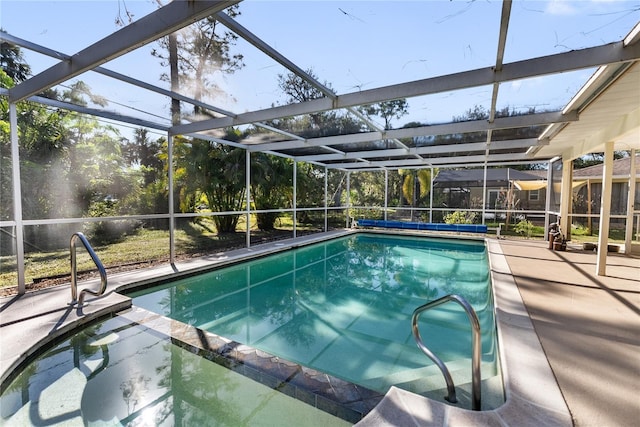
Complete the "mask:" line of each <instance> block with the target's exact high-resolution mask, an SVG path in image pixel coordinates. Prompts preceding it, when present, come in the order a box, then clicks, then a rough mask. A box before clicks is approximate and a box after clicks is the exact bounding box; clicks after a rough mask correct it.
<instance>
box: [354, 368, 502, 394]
mask: <svg viewBox="0 0 640 427" xmlns="http://www.w3.org/2000/svg"><path fill="white" fill-rule="evenodd" d="M446 365H447V368H449V372H450V373H451V377H452V379H453V382H454V384H455V385H456V390H458V389H459V388H461V387H462V388H463V387H466V385H468V387H469V390H471V359H464V358H463V359H457V360H452V361H448V362H446ZM481 376H482V378H483V381H492V382H495V380H491V379H492V378H498V382H499V383H500V384H502V382H501V380H500V376H499V375H498V373H497V372H496V368H495V364H494V363H492V362H483V363H482V364H481ZM365 385H366V386H367V387H369V388H372V389H384V388H386V387H389V386H391V385H394V386H396V387H398V388H402V389H404V390H408V391H411V392H413V393H417V394H423V395H425V396H427V395H429V396H428V397H431V395H435V396H439V399H438V400H441V399H442V398H443V397H444V396H445V395H446V386H445V381H444V377H443V375H442V372H440V369H438V367H437V366H436V365H433V364H429V365H427V366H424V367H421V368H416V369H407V370H403V371H401V372H395V373H392V374H389V375H384V376H380V377H377V378H372V379H370V380H368V381H367V382H366V384H365ZM469 392H470V391H469ZM492 393H493V394H495V392H492ZM498 394H500V395H501V394H502V391H501V387H500V391H499V393H498Z"/></svg>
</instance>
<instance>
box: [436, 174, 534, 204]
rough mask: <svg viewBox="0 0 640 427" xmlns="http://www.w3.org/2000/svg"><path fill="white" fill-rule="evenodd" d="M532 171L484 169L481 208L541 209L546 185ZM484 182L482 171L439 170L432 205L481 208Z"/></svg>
mask: <svg viewBox="0 0 640 427" xmlns="http://www.w3.org/2000/svg"><path fill="white" fill-rule="evenodd" d="M535 172H537V171H520V170H516V169H511V168H497V169H487V176H486V179H487V184H486V197H485V199H484V200H485V206H484V207H485V209H488V210H503V209H517V210H523V209H524V210H544V209H545V198H546V185H547V184H546V180H545V179H544V178H541V177H540V176H539V175H538V174H536V173H535ZM544 172H545V175H546V171H544ZM484 179H485V175H484V169H441V170H440V171H439V173H438V175H437V176H436V177H435V179H434V180H433V188H434V196H435V197H434V198H435V201H434V206H435V207H450V208H461V209H481V208H482V200H483V198H482V195H483V188H485V186H484ZM509 200H511V202H509Z"/></svg>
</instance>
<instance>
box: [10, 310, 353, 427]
mask: <svg viewBox="0 0 640 427" xmlns="http://www.w3.org/2000/svg"><path fill="white" fill-rule="evenodd" d="M0 409H1V418H0V419H1V422H0V424H1V425H3V426H31V425H33V426H44V425H46V426H51V425H61V426H82V425H88V426H175V425H180V426H230V427H235V426H318V425H322V426H346V425H350V423H347V422H346V421H344V420H341V419H339V418H336V417H333V416H331V415H329V414H327V413H325V412H322V411H320V410H318V409H316V408H313V407H311V406H309V405H307V404H305V403H303V402H301V401H299V400H296V399H293V398H291V397H288V396H286V395H285V394H283V393H280V392H278V391H276V390H273V389H271V388H269V387H266V386H264V385H262V384H260V383H257V382H254V381H252V380H250V379H248V378H247V377H244V376H242V375H240V374H238V373H236V372H233V371H231V370H229V369H226V368H224V367H222V366H220V365H218V364H216V363H214V362H211V361H209V360H207V359H205V358H202V357H199V356H197V355H195V354H193V353H191V352H189V351H187V350H185V349H183V348H182V347H180V346H178V345H175V344H173V343H172V341H171V339H170V338H169V337H166V336H162V335H160V334H158V333H155V332H153V331H151V330H149V329H147V328H145V327H143V326H140V325H138V324H135V323H129V322H128V321H126V320H125V319H123V318H120V317H116V318H113V319H110V320H107V321H104V322H101V323H98V324H95V325H92V326H90V327H88V328H86V329H84V330H83V331H82V332H80V333H78V334H76V335H75V336H73V337H72V338H71V339H68V340H66V341H64V342H62V343H60V344H58V345H56V346H55V347H53V348H51V349H50V350H49V351H47V352H46V353H44V354H43V355H41V356H40V357H38V358H37V359H36V360H35V361H34V362H32V363H31V364H30V365H29V366H28V367H27V368H26V369H25V370H23V371H22V373H21V374H20V375H19V376H18V377H17V378H16V379H15V380H14V381H13V382H12V383H11V384H10V385H9V386H8V387H7V388H6V390H4V392H3V393H2V396H1V397H0Z"/></svg>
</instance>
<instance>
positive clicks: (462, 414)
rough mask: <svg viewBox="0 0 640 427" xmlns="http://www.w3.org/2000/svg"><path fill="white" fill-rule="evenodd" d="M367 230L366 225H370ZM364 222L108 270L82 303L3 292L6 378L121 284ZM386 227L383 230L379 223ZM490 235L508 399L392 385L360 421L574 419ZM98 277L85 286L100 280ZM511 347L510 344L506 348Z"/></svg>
mask: <svg viewBox="0 0 640 427" xmlns="http://www.w3.org/2000/svg"><path fill="white" fill-rule="evenodd" d="M369 231H370V230H367V231H366V232H369ZM354 232H359V230H354V229H345V230H336V231H332V232H328V233H319V234H314V235H310V236H304V237H300V238H297V239H290V240H286V241H280V242H272V243H267V244H262V245H259V246H254V247H251V248H245V249H239V250H233V251H229V252H226V253H217V254H212V255H210V256H206V257H202V258H198V259H193V260H188V261H184V262H180V263H176V264H172V265H167V266H162V267H155V268H150V269H144V270H138V271H134V272H127V273H121V274H115V275H113V276H112V277H110V278H109V285H108V287H107V292H106V293H105V295H104V296H103V297H100V298H93V299H89V300H88V302H89V305H88V306H87V307H85V308H83V310H82V311H80V310H77V309H74V308H73V307H70V306H69V305H68V301H69V299H70V297H69V295H70V291H69V288H68V287H66V286H62V287H56V288H52V289H47V290H44V291H37V292H33V293H29V294H25V295H22V296H19V297H9V298H2V299H0V342H1V343H2V346H1V348H2V350H1V352H0V380H1V381H2V384H3V387H4V384H5V383H6V382H7V381H8V379H10V377H11V375H12V373H13V372H14V371H15V370H16V369H17V368H18V367H20V365H21V364H23V363H24V362H25V361H27V360H28V359H29V358H30V357H32V356H33V355H34V354H35V353H36V352H37V350H38V349H39V348H41V347H42V346H45V345H47V344H49V343H51V342H53V341H54V340H55V339H57V338H59V337H60V336H62V335H64V334H66V333H68V332H69V331H71V330H73V329H75V328H77V327H78V326H81V325H84V324H86V323H88V322H90V321H92V320H95V319H97V318H99V317H104V316H109V315H114V314H115V313H117V312H120V311H122V310H126V309H128V308H130V307H131V300H130V299H129V298H128V297H125V296H123V295H120V294H118V293H117V291H121V290H123V289H127V288H131V287H134V286H135V287H140V286H144V285H145V284H150V283H154V282H155V283H157V281H158V279H159V278H164V277H167V276H169V277H171V278H172V279H174V278H176V277H180V276H184V275H191V274H196V273H198V272H201V271H203V270H207V269H211V268H212V267H219V266H221V265H226V264H229V263H235V262H239V261H241V260H243V259H246V258H252V257H256V256H264V255H269V254H271V253H275V252H279V251H283V250H286V249H289V248H291V247H297V246H303V245H308V244H312V243H316V242H319V241H323V240H327V239H330V238H335V237H341V236H345V235H348V234H351V233H354ZM380 232H382V231H380ZM393 234H408V235H411V234H413V235H420V236H425V235H426V236H432V237H449V238H458V237H462V236H459V235H445V236H442V235H441V234H439V233H432V232H399V231H394V232H393ZM464 237H465V238H466V239H471V240H484V241H485V242H486V245H487V251H488V255H489V260H490V268H491V277H492V284H493V292H494V295H495V310H496V323H497V327H498V328H497V329H498V340H499V343H500V345H499V355H500V360H501V368H502V373H503V381H504V389H505V396H506V401H505V403H504V404H503V405H501V406H500V407H498V408H496V409H493V410H484V411H481V412H475V411H471V410H467V409H462V408H458V407H456V406H453V405H450V404H445V403H442V402H438V401H435V400H431V399H428V398H425V397H422V396H420V395H417V394H414V393H411V392H408V391H405V390H402V389H399V388H396V387H392V389H391V390H390V391H389V392H388V393H387V394H386V395H385V396H384V398H382V400H381V401H380V403H379V404H378V405H377V406H375V407H374V408H373V409H372V410H371V411H370V412H369V413H368V414H367V415H366V416H365V417H364V418H363V419H362V420H360V421H359V422H358V424H357V425H358V426H360V427H362V426H374V425H375V426H381V425H388V426H395V425H406V426H411V425H416V426H425V425H433V426H445V425H469V424H472V425H478V426H481V425H487V426H493V425H496V426H572V425H573V423H572V419H571V415H570V413H569V410H568V407H567V405H566V403H565V400H564V398H563V396H562V394H561V392H560V389H559V387H558V384H557V382H556V380H555V377H554V376H553V373H552V371H551V368H550V366H549V362H548V361H547V358H546V356H545V354H544V351H543V349H542V346H541V344H540V341H539V339H538V336H537V335H536V333H535V330H534V329H533V324H532V322H531V319H530V318H529V315H528V313H527V311H526V308H525V307H524V303H523V302H522V298H521V296H520V293H519V291H518V288H517V286H516V284H515V281H514V279H513V277H512V275H511V271H510V269H509V266H508V264H507V262H506V257H505V256H504V255H503V253H502V248H501V247H500V244H499V242H498V241H496V240H494V239H488V238H480V237H476V238H475V239H474V237H473V236H464ZM96 283H98V279H96V280H90V281H87V282H86V283H84V284H82V285H83V286H88V287H91V286H93V287H95V284H96ZM506 348H508V349H509V350H508V352H507V351H506V350H505V349H506Z"/></svg>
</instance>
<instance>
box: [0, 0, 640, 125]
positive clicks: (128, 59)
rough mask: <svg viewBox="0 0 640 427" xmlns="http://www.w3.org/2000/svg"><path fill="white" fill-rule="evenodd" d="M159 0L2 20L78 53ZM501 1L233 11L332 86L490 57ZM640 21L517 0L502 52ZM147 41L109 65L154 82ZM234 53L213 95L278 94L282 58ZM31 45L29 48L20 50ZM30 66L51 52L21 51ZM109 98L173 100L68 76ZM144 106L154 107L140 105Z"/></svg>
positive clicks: (27, 10)
mask: <svg viewBox="0 0 640 427" xmlns="http://www.w3.org/2000/svg"><path fill="white" fill-rule="evenodd" d="M156 7H157V6H156V2H155V0H119V1H118V0H112V1H87V0H85V1H28V0H27V1H25V0H19V1H15V0H1V1H0V25H1V26H2V27H3V29H4V30H5V31H7V32H9V33H10V34H12V35H15V36H17V37H21V38H24V39H27V40H30V41H32V42H34V43H37V44H40V45H44V46H47V47H49V48H52V49H55V50H59V51H62V52H64V53H67V54H73V53H75V52H77V51H79V50H81V49H82V48H84V47H86V46H87V45H89V44H91V43H93V42H95V41H98V40H100V39H101V38H103V37H105V36H107V35H108V34H109V33H110V32H112V31H116V30H117V29H118V28H119V27H118V26H117V25H116V22H115V21H116V18H117V17H121V18H122V19H123V20H124V21H126V18H127V17H126V11H129V12H130V13H132V14H133V18H134V19H138V18H140V17H142V16H144V15H146V14H148V13H150V12H152V11H153V10H155V9H156ZM501 7H502V6H501V2H499V1H493V0H477V1H443V0H440V1H351V2H349V1H341V2H332V1H280V2H274V1H257V0H254V1H245V2H242V3H241V6H240V10H241V11H242V14H241V15H240V16H239V17H238V19H237V20H238V21H239V22H240V23H241V24H242V25H243V26H245V27H247V28H248V29H249V30H251V31H252V32H253V33H254V34H256V35H257V36H258V37H260V38H262V39H263V40H264V41H266V42H267V43H270V44H271V45H272V46H273V47H274V48H275V49H277V50H278V51H279V52H280V53H282V54H283V55H285V56H286V57H288V58H289V59H290V60H292V61H294V62H295V63H296V64H297V65H298V66H300V67H301V68H303V69H308V68H312V69H313V71H314V73H315V74H316V75H317V76H318V77H319V80H320V81H322V82H325V81H326V82H329V83H330V85H331V87H332V88H333V89H334V90H335V91H336V92H337V93H338V94H341V93H349V92H354V91H357V90H361V89H373V88H376V87H380V86H385V85H390V84H395V83H402V82H405V81H412V80H418V79H423V78H429V77H435V76H439V75H444V74H450V73H455V72H460V71H466V70H472V69H477V68H483V67H490V66H493V65H494V63H495V59H496V46H497V39H498V29H499V20H500V12H501ZM639 20H640V1H613V0H597V1H590V0H580V1H514V3H513V7H512V13H511V21H510V27H509V38H508V40H507V49H506V53H505V62H513V61H518V60H523V59H527V58H531V57H537V56H544V55H551V54H555V53H560V52H566V51H568V50H571V49H581V48H585V47H590V46H595V45H600V44H604V43H609V42H613V41H618V40H620V39H622V38H623V37H624V36H625V35H626V34H627V33H628V32H629V31H630V30H631V28H632V27H633V26H634V25H635V24H636V23H637V22H638V21H639ZM152 47H157V45H156V44H155V43H154V44H152V45H148V46H145V47H142V48H140V49H138V50H136V51H134V52H132V53H129V54H127V55H125V56H123V57H121V58H119V59H116V60H114V61H111V62H109V63H107V64H105V65H104V66H105V67H106V68H109V69H113V70H114V71H118V72H121V73H123V74H127V75H131V76H133V77H136V78H138V79H140V80H144V81H147V82H149V83H151V84H155V85H158V86H163V87H166V86H167V84H166V83H164V82H161V81H160V80H159V76H160V74H161V73H162V71H163V70H162V68H161V66H160V64H159V61H158V60H157V59H156V58H154V57H152V56H151V55H150V53H149V52H150V49H151V48H152ZM236 51H237V52H241V53H242V54H243V55H244V56H245V64H246V66H245V67H244V69H242V70H241V71H239V72H237V73H235V74H234V75H230V76H222V75H221V74H220V73H217V79H216V82H217V84H218V85H219V86H220V88H221V92H220V93H218V95H217V96H216V97H215V98H214V99H210V100H208V101H209V102H211V103H212V104H215V105H218V106H220V107H221V108H224V109H227V110H230V111H233V112H237V113H240V112H244V111H250V110H256V109H262V108H268V107H269V106H270V105H271V104H274V103H283V102H284V97H283V96H282V95H281V94H280V93H279V92H278V88H277V83H276V80H277V79H276V77H277V75H278V74H283V73H286V72H287V71H286V70H284V69H283V68H282V67H281V66H279V65H278V64H276V63H274V61H273V60H271V59H270V58H268V57H266V56H265V55H264V54H262V53H260V52H258V51H257V50H255V48H253V47H251V46H249V45H248V44H246V43H245V42H244V41H239V42H238V44H237V46H236ZM25 54H26V52H25ZM26 58H27V61H28V62H29V63H30V64H31V66H32V68H33V71H34V72H40V71H42V70H44V69H45V68H46V67H49V66H51V65H53V64H54V63H55V61H53V60H51V59H49V58H45V57H42V56H41V55H37V54H36V55H34V54H26ZM593 71H594V70H582V71H577V72H573V73H566V74H563V75H561V76H553V77H540V78H536V79H528V80H525V81H518V82H513V83H509V84H504V85H502V86H501V90H500V98H499V102H498V104H499V105H498V106H499V107H505V106H509V107H510V108H516V109H527V108H530V107H535V108H536V109H538V110H540V109H557V108H561V107H562V106H564V105H565V104H566V102H568V100H569V99H570V98H571V96H573V94H575V93H576V92H577V91H578V90H579V89H580V87H581V86H582V84H584V82H585V81H586V80H587V78H588V77H589V76H590V75H591V74H592V73H593ZM77 79H81V80H83V81H85V82H86V83H88V84H89V85H90V86H91V88H92V89H93V90H94V92H96V93H98V94H101V95H103V96H105V97H106V98H108V99H109V100H111V101H112V103H111V104H110V105H109V108H110V109H113V110H116V111H120V112H122V113H126V114H131V115H134V116H137V117H143V118H151V119H154V120H156V119H157V117H156V116H166V115H167V111H168V105H169V101H168V100H167V99H166V98H165V97H161V96H156V95H149V94H148V93H146V92H145V91H142V90H138V89H135V88H131V87H130V86H129V85H124V84H121V83H114V82H113V81H110V80H109V79H106V78H105V77H102V76H99V75H96V73H85V74H83V75H81V76H79V77H77V78H76V79H74V80H77ZM490 99H491V88H490V87H486V88H474V89H472V90H468V91H458V92H456V93H442V94H437V95H432V96H430V97H421V98H415V99H411V100H410V115H408V116H407V117H404V118H402V119H400V120H398V121H397V122H395V123H394V126H401V125H402V124H404V123H406V122H408V121H420V122H423V123H438V122H446V121H450V120H451V119H452V118H453V117H454V116H458V115H461V114H463V113H464V112H465V111H466V110H468V109H469V108H472V107H473V106H474V105H481V106H483V107H486V108H488V107H489V102H490ZM141 111H144V112H148V113H151V114H146V113H145V114H143V113H142V112H141Z"/></svg>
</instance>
